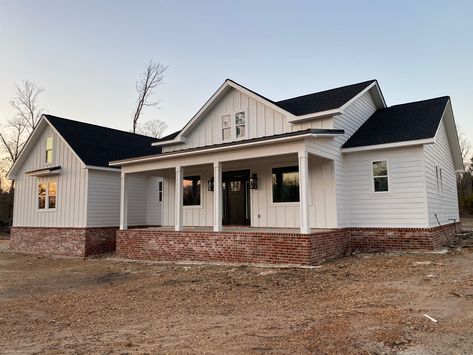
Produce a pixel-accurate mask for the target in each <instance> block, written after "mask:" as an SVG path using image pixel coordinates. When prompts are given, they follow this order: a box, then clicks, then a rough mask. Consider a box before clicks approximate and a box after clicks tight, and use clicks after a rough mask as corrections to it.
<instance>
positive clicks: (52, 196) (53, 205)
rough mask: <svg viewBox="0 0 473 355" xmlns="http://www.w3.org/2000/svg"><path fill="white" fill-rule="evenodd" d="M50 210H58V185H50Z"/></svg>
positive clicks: (53, 183)
mask: <svg viewBox="0 0 473 355" xmlns="http://www.w3.org/2000/svg"><path fill="white" fill-rule="evenodd" d="M48 208H56V183H55V182H50V183H49V184H48Z"/></svg>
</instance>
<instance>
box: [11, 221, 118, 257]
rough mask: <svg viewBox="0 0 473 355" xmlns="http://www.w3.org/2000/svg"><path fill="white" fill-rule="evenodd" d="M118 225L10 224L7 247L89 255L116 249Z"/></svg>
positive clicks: (60, 253)
mask: <svg viewBox="0 0 473 355" xmlns="http://www.w3.org/2000/svg"><path fill="white" fill-rule="evenodd" d="M117 229H118V228H116V227H109V228H46V227H44V228H40V227H38V228H36V227H12V228H11V239H10V248H11V249H13V250H18V251H29V252H41V253H48V254H58V255H68V256H89V255H94V254H100V253H107V252H112V251H115V241H116V231H117Z"/></svg>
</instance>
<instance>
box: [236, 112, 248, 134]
mask: <svg viewBox="0 0 473 355" xmlns="http://www.w3.org/2000/svg"><path fill="white" fill-rule="evenodd" d="M235 129H236V130H235V133H236V138H237V139H238V138H243V137H245V135H246V112H245V111H240V112H237V113H235Z"/></svg>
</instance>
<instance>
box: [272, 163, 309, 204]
mask: <svg viewBox="0 0 473 355" xmlns="http://www.w3.org/2000/svg"><path fill="white" fill-rule="evenodd" d="M290 166H297V167H299V163H298V162H295V163H292V162H285V163H275V164H272V165H271V166H270V167H269V188H270V190H271V194H270V195H271V201H270V206H273V207H300V205H301V201H300V196H299V202H274V198H273V169H274V168H286V167H290ZM309 180H310V176H309ZM300 188H301V183H300V176H299V189H300ZM299 191H300V190H299ZM309 196H311V188H310V183H309ZM311 205H312V198H310V203H309V206H311Z"/></svg>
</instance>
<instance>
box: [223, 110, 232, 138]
mask: <svg viewBox="0 0 473 355" xmlns="http://www.w3.org/2000/svg"><path fill="white" fill-rule="evenodd" d="M231 137H232V122H231V120H230V115H225V116H222V139H223V140H224V141H226V140H229V139H230V138H231Z"/></svg>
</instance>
